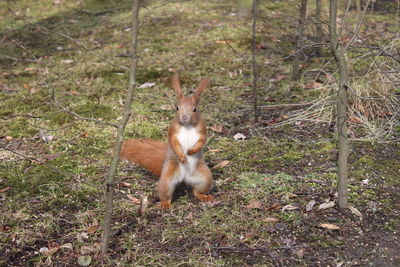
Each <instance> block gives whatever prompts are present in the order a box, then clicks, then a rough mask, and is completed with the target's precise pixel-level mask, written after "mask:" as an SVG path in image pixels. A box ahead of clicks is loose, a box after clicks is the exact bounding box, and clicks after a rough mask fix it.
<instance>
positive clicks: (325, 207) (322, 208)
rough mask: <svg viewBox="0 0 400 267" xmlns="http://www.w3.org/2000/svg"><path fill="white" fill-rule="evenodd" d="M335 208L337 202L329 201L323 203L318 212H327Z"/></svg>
mask: <svg viewBox="0 0 400 267" xmlns="http://www.w3.org/2000/svg"><path fill="white" fill-rule="evenodd" d="M334 206H335V201H328V202H325V203H322V204H321V205H319V206H318V210H325V209H329V208H333V207H334Z"/></svg>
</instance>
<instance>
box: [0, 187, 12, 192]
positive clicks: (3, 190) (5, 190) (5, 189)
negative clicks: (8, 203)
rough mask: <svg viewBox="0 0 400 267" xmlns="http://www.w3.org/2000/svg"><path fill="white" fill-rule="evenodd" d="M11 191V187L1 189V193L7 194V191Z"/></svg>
mask: <svg viewBox="0 0 400 267" xmlns="http://www.w3.org/2000/svg"><path fill="white" fill-rule="evenodd" d="M10 189H11V187H9V186H7V187H4V188H2V189H0V193H4V192H7V191H8V190H10Z"/></svg>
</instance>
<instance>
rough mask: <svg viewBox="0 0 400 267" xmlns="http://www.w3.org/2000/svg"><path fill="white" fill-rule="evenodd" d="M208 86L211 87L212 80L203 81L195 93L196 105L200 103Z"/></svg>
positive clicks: (205, 79)
mask: <svg viewBox="0 0 400 267" xmlns="http://www.w3.org/2000/svg"><path fill="white" fill-rule="evenodd" d="M208 86H210V80H209V79H208V78H203V79H201V81H200V84H199V87H197V89H196V92H195V93H194V99H195V101H196V104H197V103H199V101H200V97H201V94H202V93H203V92H204V90H205V89H206V88H207V87H208Z"/></svg>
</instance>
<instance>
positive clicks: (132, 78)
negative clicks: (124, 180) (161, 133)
mask: <svg viewBox="0 0 400 267" xmlns="http://www.w3.org/2000/svg"><path fill="white" fill-rule="evenodd" d="M139 7H140V0H134V1H133V8H132V41H131V66H130V70H129V87H128V93H127V95H126V98H125V105H124V111H123V116H122V119H121V122H120V124H119V125H118V130H117V138H116V141H115V145H114V155H113V158H112V161H111V165H110V169H109V171H108V174H107V182H106V211H105V215H104V223H103V234H102V239H101V255H102V256H103V257H104V256H105V255H106V253H107V248H108V242H109V239H110V228H111V219H112V210H113V197H114V180H115V174H116V170H117V166H118V162H119V155H120V152H121V146H122V140H123V135H124V130H125V126H126V124H127V123H128V120H129V117H130V115H131V104H132V97H133V92H134V89H135V88H136V68H137V52H136V48H137V35H138V25H139Z"/></svg>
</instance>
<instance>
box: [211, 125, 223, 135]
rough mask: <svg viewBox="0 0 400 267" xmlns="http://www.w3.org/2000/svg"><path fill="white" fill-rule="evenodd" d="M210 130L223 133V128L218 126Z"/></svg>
mask: <svg viewBox="0 0 400 267" xmlns="http://www.w3.org/2000/svg"><path fill="white" fill-rule="evenodd" d="M210 129H211V130H213V131H214V132H217V133H222V130H223V126H222V125H217V124H216V125H213V126H211V127H210Z"/></svg>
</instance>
